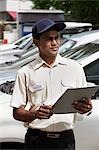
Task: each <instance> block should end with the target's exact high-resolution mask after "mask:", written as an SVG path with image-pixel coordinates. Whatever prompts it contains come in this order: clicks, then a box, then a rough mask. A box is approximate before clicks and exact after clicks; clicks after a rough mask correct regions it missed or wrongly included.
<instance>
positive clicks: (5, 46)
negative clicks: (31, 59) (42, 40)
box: [0, 33, 32, 51]
mask: <svg viewBox="0 0 99 150" xmlns="http://www.w3.org/2000/svg"><path fill="white" fill-rule="evenodd" d="M29 37H32V34H31V33H30V34H28V35H25V36H23V37H21V38H19V39H18V40H16V41H14V42H13V43H11V44H1V45H0V51H5V50H8V49H14V48H18V47H19V45H20V44H21V43H22V42H23V41H25V40H26V39H28V38H29Z"/></svg>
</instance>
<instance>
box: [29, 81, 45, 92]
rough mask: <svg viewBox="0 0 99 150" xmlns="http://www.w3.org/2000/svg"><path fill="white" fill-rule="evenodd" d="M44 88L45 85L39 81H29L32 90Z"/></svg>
mask: <svg viewBox="0 0 99 150" xmlns="http://www.w3.org/2000/svg"><path fill="white" fill-rule="evenodd" d="M42 89H43V86H42V85H41V84H39V83H35V82H34V81H30V83H29V90H30V91H31V92H36V91H41V90H42Z"/></svg>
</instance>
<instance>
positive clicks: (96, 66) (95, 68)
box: [84, 59, 99, 76]
mask: <svg viewBox="0 0 99 150" xmlns="http://www.w3.org/2000/svg"><path fill="white" fill-rule="evenodd" d="M84 70H85V74H86V75H88V76H94V75H99V59H97V60H96V61H94V62H92V63H90V64H89V65H87V66H85V67H84Z"/></svg>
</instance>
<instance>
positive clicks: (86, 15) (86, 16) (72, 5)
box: [31, 0, 99, 24]
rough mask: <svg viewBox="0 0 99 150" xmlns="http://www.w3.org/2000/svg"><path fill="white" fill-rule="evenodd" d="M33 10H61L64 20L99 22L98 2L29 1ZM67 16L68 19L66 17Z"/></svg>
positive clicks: (80, 0) (64, 0)
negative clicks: (32, 5)
mask: <svg viewBox="0 0 99 150" xmlns="http://www.w3.org/2000/svg"><path fill="white" fill-rule="evenodd" d="M31 1H32V2H33V4H34V7H33V8H35V9H50V8H55V9H61V10H63V11H64V13H65V16H66V17H65V18H66V20H68V21H70V20H75V21H83V22H92V23H93V24H96V23H97V21H98V20H99V17H98V13H99V0H31ZM68 16H69V17H68Z"/></svg>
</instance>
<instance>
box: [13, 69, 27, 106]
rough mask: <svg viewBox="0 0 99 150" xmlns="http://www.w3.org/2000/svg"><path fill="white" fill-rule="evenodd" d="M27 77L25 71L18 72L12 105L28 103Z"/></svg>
mask: <svg viewBox="0 0 99 150" xmlns="http://www.w3.org/2000/svg"><path fill="white" fill-rule="evenodd" d="M26 88H27V87H26V79H25V74H24V73H23V72H20V71H19V72H17V75H16V80H15V85H14V90H13V94H12V98H11V103H10V105H11V106H12V107H15V108H19V107H20V106H22V105H24V106H25V105H26Z"/></svg>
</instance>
